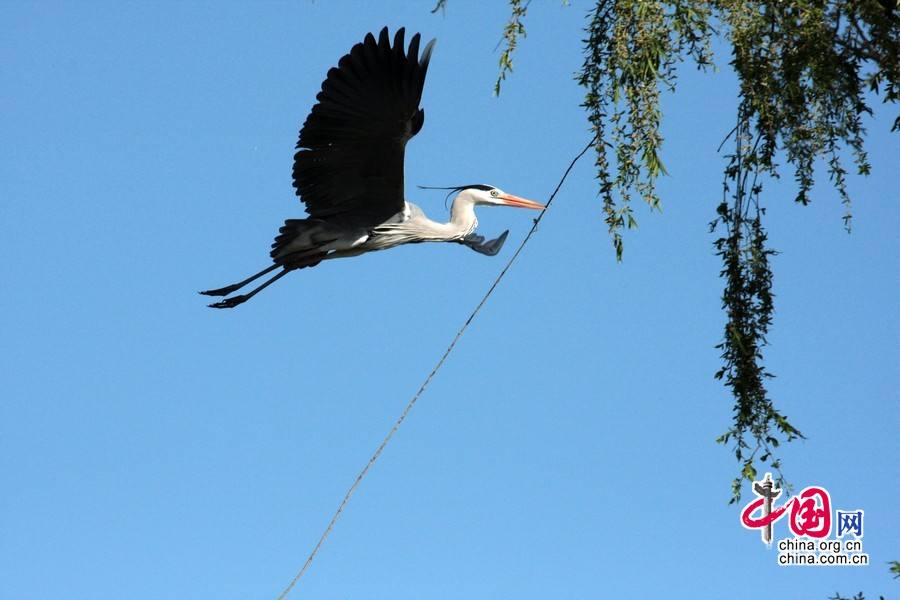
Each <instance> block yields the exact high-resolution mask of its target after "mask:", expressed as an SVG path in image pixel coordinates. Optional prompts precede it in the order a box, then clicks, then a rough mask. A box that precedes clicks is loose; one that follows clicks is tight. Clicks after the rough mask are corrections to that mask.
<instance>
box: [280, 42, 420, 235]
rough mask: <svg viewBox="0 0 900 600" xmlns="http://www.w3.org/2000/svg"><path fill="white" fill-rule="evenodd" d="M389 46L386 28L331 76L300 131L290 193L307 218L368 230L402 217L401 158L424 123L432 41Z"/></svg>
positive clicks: (356, 49)
mask: <svg viewBox="0 0 900 600" xmlns="http://www.w3.org/2000/svg"><path fill="white" fill-rule="evenodd" d="M403 36H404V30H403V29H402V28H401V29H398V30H397V32H396V34H395V36H394V42H393V45H392V44H391V40H390V38H389V36H388V30H387V27H385V28H384V29H382V30H381V32H380V34H379V36H378V39H377V40H376V39H375V36H373V35H372V34H371V33H370V34H367V35H366V37H365V40H364V41H363V42H362V43H359V44H356V45H355V46H353V48H352V49H351V50H350V52H349V53H348V54H347V55H346V56H344V57H343V58H341V60H340V61H338V65H337V67H334V68H332V69H329V71H328V75H327V78H326V79H325V81H324V82H323V83H322V91H321V92H319V94H318V95H317V96H316V100H317V101H318V102H317V103H316V105H315V106H313V108H312V111H311V112H310V113H309V116H308V117H307V118H306V122H305V123H304V124H303V127H302V128H301V129H300V139H299V141H298V142H297V148H298V152H297V153H296V154H295V155H294V188H295V189H296V190H297V195H298V196H300V199H301V200H302V201H303V202H304V203H305V204H306V210H307V212H308V213H309V214H310V216H312V217H315V218H319V219H325V220H328V221H330V222H340V223H342V224H345V225H353V226H360V227H372V226H375V225H378V224H380V223H383V222H384V221H386V220H387V219H389V218H390V217H391V216H393V215H395V214H396V213H398V212H400V211H402V210H403V207H404V201H405V198H404V194H403V155H404V150H405V148H406V142H408V141H409V140H410V139H411V138H412V137H413V136H414V135H416V134H417V133H418V132H419V130H420V129H422V125H423V123H424V121H425V111H423V110H421V109H420V108H419V102H420V101H421V99H422V89H423V87H424V85H425V74H426V72H427V71H428V62H429V60H430V59H431V51H432V48H433V46H434V40H432V41H431V42H429V43H428V45H427V46H426V47H425V49H424V51H423V52H422V56H421V57H419V42H420V36H419V34H418V33H417V34H415V35H414V36H413V37H412V39H411V40H410V43H409V49H408V50H406V48H405V45H404V40H403Z"/></svg>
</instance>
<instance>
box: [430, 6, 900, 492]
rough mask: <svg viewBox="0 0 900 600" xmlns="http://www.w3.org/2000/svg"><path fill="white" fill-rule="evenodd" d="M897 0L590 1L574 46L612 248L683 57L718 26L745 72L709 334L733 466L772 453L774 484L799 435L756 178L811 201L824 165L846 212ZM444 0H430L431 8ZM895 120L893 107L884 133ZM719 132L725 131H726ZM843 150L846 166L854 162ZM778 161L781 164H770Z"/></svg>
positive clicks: (650, 172) (894, 90)
mask: <svg viewBox="0 0 900 600" xmlns="http://www.w3.org/2000/svg"><path fill="white" fill-rule="evenodd" d="M897 3H898V0H791V1H788V0H782V1H779V0H595V1H594V4H593V7H592V8H591V10H590V11H589V14H588V19H587V24H586V27H585V33H586V35H585V39H584V60H583V64H582V68H581V71H580V72H579V73H578V74H577V76H576V77H577V80H578V82H579V84H581V85H582V86H583V87H584V88H585V100H584V103H583V106H584V108H585V110H586V112H587V117H588V121H589V122H590V126H591V128H592V130H593V132H594V133H595V134H597V138H596V145H595V151H596V152H595V167H596V178H597V181H598V186H599V196H600V200H601V203H602V209H603V214H604V218H605V222H606V226H607V228H608V230H609V234H610V236H611V238H612V244H613V247H614V249H615V253H616V257H617V258H618V259H621V257H622V252H623V238H622V234H623V231H624V230H626V229H629V228H632V227H634V226H636V220H635V217H634V213H633V210H632V206H631V200H632V198H633V197H636V196H637V197H640V198H641V199H642V200H643V201H644V202H646V203H647V204H648V205H649V206H650V208H651V209H657V208H659V206H660V202H661V200H660V198H659V197H658V195H657V192H656V185H655V182H656V179H657V178H658V177H659V176H660V175H661V174H664V173H665V167H664V166H663V161H662V158H661V147H662V142H663V138H662V135H661V134H660V125H661V121H662V114H661V111H660V93H661V92H663V91H666V90H674V89H675V85H676V79H677V69H678V66H679V65H680V64H681V63H682V62H684V61H692V62H693V63H695V64H696V65H697V66H698V67H700V68H704V69H705V68H706V67H708V66H710V65H712V64H713V58H714V57H713V56H712V52H711V46H712V41H713V39H714V37H715V38H717V39H719V40H721V41H724V42H726V43H727V44H728V45H730V47H731V56H730V64H731V67H732V68H733V69H734V71H735V73H736V74H737V77H738V80H739V83H740V94H739V98H738V102H737V105H736V106H735V126H734V128H733V129H732V130H731V132H730V133H728V135H727V137H726V142H729V141H730V143H732V144H733V150H730V151H729V152H728V153H727V154H726V155H725V156H724V158H725V164H724V169H723V171H724V172H723V193H722V198H721V201H720V202H719V203H718V204H717V205H716V209H715V216H714V218H713V220H712V223H711V225H710V227H711V231H714V232H719V234H720V237H719V238H718V239H716V240H715V242H714V247H715V250H716V253H717V255H718V256H719V257H720V258H721V260H722V270H721V276H722V279H723V280H724V284H725V288H724V292H723V295H722V307H723V309H724V311H725V314H726V324H725V330H724V335H723V337H722V339H721V341H720V342H719V344H718V346H717V347H718V348H719V349H720V350H721V358H722V366H721V368H720V369H719V370H718V372H716V374H715V377H716V378H718V379H720V380H722V381H723V382H724V384H725V385H726V387H727V388H728V389H729V390H730V392H731V395H732V397H733V399H734V420H733V422H732V424H731V427H730V428H729V429H728V430H727V431H726V432H725V433H724V434H722V435H721V436H720V437H719V438H718V440H717V441H718V442H720V443H723V444H731V445H732V447H733V449H734V452H735V456H736V458H737V460H738V461H739V463H740V465H741V467H740V475H739V476H738V477H736V478H735V479H734V481H733V482H732V498H731V501H732V502H735V501H737V500H738V499H739V498H740V494H741V487H742V482H743V480H744V479H747V480H753V479H754V478H755V477H756V475H757V473H756V466H757V464H758V463H757V461H759V462H766V461H770V464H771V465H772V468H773V469H774V470H775V471H776V472H777V473H778V478H779V481H778V485H786V482H785V481H784V478H783V477H782V476H781V468H780V462H779V460H778V459H777V458H775V456H774V454H773V453H774V451H775V449H776V448H777V447H778V445H779V443H781V442H782V441H791V440H794V439H796V438H798V437H802V435H801V433H800V431H798V429H797V428H795V427H794V426H793V425H792V424H791V423H790V422H789V421H788V419H787V418H786V417H785V416H784V415H783V414H782V413H780V412H779V411H778V410H777V409H776V408H775V405H774V403H773V401H772V399H771V398H770V397H769V393H768V391H767V389H766V382H767V380H768V379H769V378H770V377H771V376H772V375H771V374H770V373H769V372H768V371H767V370H766V368H765V366H764V364H763V349H764V347H765V346H766V344H767V341H766V335H767V333H768V330H769V327H770V325H771V323H772V315H773V307H774V304H773V301H774V299H773V294H772V280H773V273H772V269H771V265H770V261H769V259H770V257H771V256H772V255H773V254H775V251H774V250H773V249H772V248H770V247H769V246H768V241H767V236H766V229H765V209H764V207H763V206H762V205H761V199H762V194H763V184H764V183H765V181H766V180H767V179H771V178H778V177H779V176H780V175H781V174H782V173H783V172H784V171H788V172H790V173H791V174H792V175H793V177H794V180H795V182H796V195H795V196H794V200H795V201H797V202H799V203H801V204H804V205H805V204H808V203H809V202H810V200H811V197H810V191H811V189H812V186H813V183H814V177H815V169H814V167H815V165H816V163H817V161H819V160H823V161H824V164H825V165H827V174H828V178H829V180H830V181H831V184H832V185H833V186H834V188H835V189H836V190H837V193H838V195H839V197H840V198H841V201H842V202H843V204H844V206H845V214H844V226H845V227H846V228H847V229H848V230H849V228H850V221H851V212H850V194H849V191H848V189H847V184H846V176H847V173H848V171H847V169H848V168H855V170H856V171H857V172H858V173H860V174H868V173H869V163H868V161H867V157H866V152H865V149H864V138H865V133H866V132H865V129H864V127H863V122H862V120H863V118H864V117H865V116H866V115H870V114H872V108H871V107H870V105H869V99H870V98H873V97H874V98H877V99H879V100H881V101H882V102H884V103H894V102H896V101H897V100H898V99H900V62H898V46H900V10H898V6H897ZM528 4H529V3H528V2H527V1H525V2H523V1H522V0H509V5H510V8H511V17H510V19H509V22H508V23H507V25H506V26H505V28H504V30H503V42H504V44H505V46H504V50H503V53H502V54H501V58H500V74H499V77H498V79H497V82H496V86H495V91H496V92H497V93H499V92H500V84H501V82H502V81H503V79H505V77H506V76H507V74H508V73H509V72H511V71H512V66H513V61H512V57H513V52H514V51H515V49H516V45H517V41H518V39H519V38H520V37H522V36H524V34H525V22H524V21H525V17H526V13H527V9H528ZM445 5H446V0H438V2H437V5H436V6H435V10H438V9H443V8H444V7H445ZM897 130H900V117H897V118H896V119H895V121H894V123H893V128H892V131H897ZM723 133H726V132H723ZM848 159H849V162H850V164H851V165H852V167H850V166H849V165H848ZM779 161H782V162H783V163H784V165H779Z"/></svg>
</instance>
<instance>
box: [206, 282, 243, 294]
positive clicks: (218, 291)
mask: <svg viewBox="0 0 900 600" xmlns="http://www.w3.org/2000/svg"><path fill="white" fill-rule="evenodd" d="M240 287H241V286H240V285H238V284H236V283H235V284H233V285H226V286H225V287H223V288H218V289H215V290H206V291H203V292H200V293H201V294H203V295H204V296H227V295H228V294H230V293H231V292H233V291H235V290H236V289H239V288H240Z"/></svg>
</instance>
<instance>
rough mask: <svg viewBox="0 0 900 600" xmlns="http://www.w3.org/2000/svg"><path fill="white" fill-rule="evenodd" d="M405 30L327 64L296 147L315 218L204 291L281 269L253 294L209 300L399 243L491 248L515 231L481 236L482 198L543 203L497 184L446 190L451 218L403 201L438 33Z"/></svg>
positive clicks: (302, 189) (298, 184) (219, 292)
mask: <svg viewBox="0 0 900 600" xmlns="http://www.w3.org/2000/svg"><path fill="white" fill-rule="evenodd" d="M403 36H404V30H403V29H402V28H401V29H399V30H397V32H396V34H395V35H394V40H393V44H391V40H390V37H389V35H388V29H387V27H385V28H384V29H382V30H381V33H380V34H379V36H378V39H377V40H376V39H375V36H374V35H372V34H371V33H369V34H367V35H366V37H365V40H364V41H363V42H361V43H359V44H356V45H354V46H353V48H352V49H351V50H350V53H349V54H347V55H346V56H344V57H343V58H341V60H340V61H339V62H338V66H337V67H334V68H332V69H330V70H329V71H328V75H327V77H326V79H325V81H324V82H323V83H322V91H321V92H319V93H318V95H317V96H316V100H317V103H316V104H315V105H314V106H313V107H312V110H311V111H310V113H309V116H308V117H307V118H306V121H305V122H304V123H303V127H302V128H301V129H300V139H299V140H298V142H297V153H296V154H295V155H294V173H293V179H294V188H295V190H296V193H297V195H298V196H300V199H301V200H302V201H303V203H304V204H305V205H306V212H307V213H308V215H309V216H308V217H307V218H305V219H288V220H286V221H285V223H284V226H283V227H281V229H279V234H278V236H277V237H276V238H275V242H274V243H273V244H272V251H271V253H270V256H271V258H272V262H273V264H272V265H270V266H268V267H266V268H265V269H263V270H262V271H260V272H259V273H256V274H254V275H251V276H250V277H248V278H246V279H244V280H243V281H239V282H237V283H234V284H232V285H228V286H225V287H222V288H218V289H215V290H206V291H204V292H200V293H201V294H205V295H207V296H228V295H229V294H232V293H233V292H235V291H237V290H239V289H241V288H243V287H244V286H246V285H248V284H249V283H251V282H253V281H256V280H257V279H259V278H261V277H263V276H265V275H267V274H269V273H271V272H272V271H276V270H278V273H276V274H275V275H274V276H272V277H271V278H270V279H268V280H266V281H265V282H264V283H262V284H261V285H259V286H258V287H256V288H254V289H253V290H251V291H250V292H248V293H246V294H241V295H237V296H232V297H230V298H225V299H224V300H221V301H219V302H215V303H214V304H210V305H209V306H211V307H213V308H232V307H235V306H237V305H239V304H241V303H243V302H246V301H247V300H249V299H250V298H252V297H253V296H255V295H256V294H258V293H259V292H260V291H262V290H263V289H265V288H266V287H268V286H270V285H272V284H273V283H275V282H276V281H278V280H279V279H280V278H282V277H284V276H285V275H286V274H288V273H289V272H291V271H295V270H297V269H303V268H306V267H313V266H316V265H318V264H319V263H321V262H322V261H324V260H331V259H335V258H345V257H349V256H358V255H360V254H364V253H366V252H372V251H375V250H386V249H388V248H393V247H394V246H399V245H401V244H415V243H420V242H455V243H459V244H462V245H465V246H468V247H469V248H471V249H472V250H475V251H476V252H480V253H482V254H486V255H488V256H493V255H495V254H497V252H499V251H500V248H501V247H502V246H503V243H504V242H505V241H506V236H507V235H508V233H509V231H508V230H507V231H504V232H503V234H501V235H500V236H499V237H497V238H496V239H493V240H488V241H486V240H485V238H484V237H482V236H480V235H477V234H475V233H474V232H475V228H476V227H477V226H478V220H477V219H476V217H475V207H476V206H515V207H520V208H531V209H538V210H540V209H543V208H544V205H542V204H539V203H537V202H534V201H532V200H526V199H525V198H519V197H518V196H513V195H512V194H507V193H506V192H504V191H503V190H500V189H498V188H496V187H493V186H490V185H484V184H473V185H462V186H453V187H449V188H442V189H448V190H450V193H453V192H456V197H455V198H454V199H453V203H452V205H451V207H450V221H449V222H446V223H439V222H437V221H433V220H431V219H429V218H428V217H427V216H425V213H424V212H423V211H422V209H421V208H419V207H418V206H416V205H415V204H413V203H411V202H408V201H407V200H406V197H405V195H404V190H403V158H404V151H405V149H406V143H407V142H408V141H409V140H410V139H412V138H413V136H415V135H416V134H417V133H419V130H421V129H422V124H423V123H424V121H425V111H424V110H422V109H421V108H419V102H420V100H421V98H422V89H423V87H424V85H425V73H426V72H427V71H428V62H429V60H430V58H431V52H432V49H433V48H434V40H432V41H431V42H429V43H428V45H426V46H425V49H424V50H423V51H422V54H421V56H419V42H420V35H419V34H418V33H417V34H415V35H414V36H413V37H412V38H411V40H410V43H409V48H408V49H407V48H406V45H405V44H404V40H403Z"/></svg>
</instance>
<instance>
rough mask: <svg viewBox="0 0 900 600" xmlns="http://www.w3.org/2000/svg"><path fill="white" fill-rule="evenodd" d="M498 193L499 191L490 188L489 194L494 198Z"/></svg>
mask: <svg viewBox="0 0 900 600" xmlns="http://www.w3.org/2000/svg"><path fill="white" fill-rule="evenodd" d="M499 195H500V192H498V191H497V190H491V196H493V197H494V198H496V197H497V196H499Z"/></svg>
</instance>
